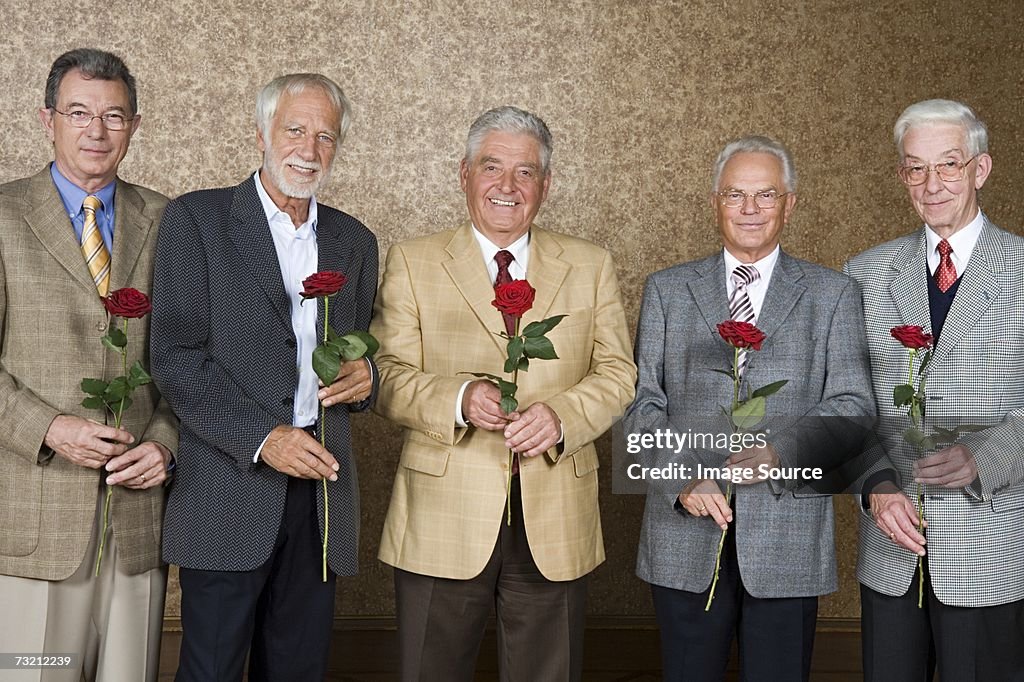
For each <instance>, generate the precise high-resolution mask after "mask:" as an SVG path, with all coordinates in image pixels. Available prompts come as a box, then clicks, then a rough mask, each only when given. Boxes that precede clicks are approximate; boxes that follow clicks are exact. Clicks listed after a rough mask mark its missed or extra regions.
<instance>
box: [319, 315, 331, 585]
mask: <svg viewBox="0 0 1024 682" xmlns="http://www.w3.org/2000/svg"><path fill="white" fill-rule="evenodd" d="M323 299H324V343H327V330H328V329H330V327H329V326H328V324H327V322H328V315H329V313H330V308H331V304H330V298H329V297H328V296H324V297H323ZM326 426H327V409H326V408H325V407H324V404H323V402H321V403H320V446H321V447H322V448H323V449H324V450H326V449H327V435H326V433H325V432H326ZM320 480H321V483H322V484H323V487H324V543H323V545H324V552H323V581H324V582H327V530H328V527H329V525H330V519H329V517H328V515H327V510H328V506H327V479H326V478H323V479H320Z"/></svg>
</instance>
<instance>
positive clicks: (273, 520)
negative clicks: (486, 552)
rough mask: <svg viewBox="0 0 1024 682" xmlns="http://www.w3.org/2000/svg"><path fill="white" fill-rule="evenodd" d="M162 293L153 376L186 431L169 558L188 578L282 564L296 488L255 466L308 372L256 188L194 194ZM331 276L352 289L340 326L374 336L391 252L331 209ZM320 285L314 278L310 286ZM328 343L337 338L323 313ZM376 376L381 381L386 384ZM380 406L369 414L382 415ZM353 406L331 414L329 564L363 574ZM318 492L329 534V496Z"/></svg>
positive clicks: (171, 503) (172, 213)
mask: <svg viewBox="0 0 1024 682" xmlns="http://www.w3.org/2000/svg"><path fill="white" fill-rule="evenodd" d="M160 229H161V232H160V240H159V243H158V245H157V256H156V266H155V274H154V283H153V322H152V330H151V344H152V367H153V372H152V373H153V377H154V379H155V381H156V383H157V384H158V385H159V386H160V389H161V391H163V392H164V395H165V396H166V397H167V401H168V402H169V403H170V404H171V407H172V408H173V409H174V411H175V412H176V413H177V414H178V415H179V418H180V419H181V444H180V447H179V450H178V469H177V473H176V475H175V480H174V484H173V485H172V486H171V492H170V497H169V498H168V501H167V513H166V517H165V521H164V559H165V560H166V561H168V562H169V563H173V564H178V565H181V566H185V567H188V568H194V569H201V570H218V571H246V570H252V569H254V568H256V567H258V566H260V565H261V564H263V563H264V562H265V561H266V560H267V558H268V557H269V556H270V552H271V550H272V549H273V546H274V540H275V538H276V537H277V533H278V527H279V526H280V523H281V517H282V514H283V513H284V503H285V492H286V489H287V477H286V476H285V475H284V474H282V473H280V472H278V471H276V470H274V469H272V468H271V467H269V466H267V465H266V464H263V463H255V464H254V463H253V456H254V454H255V453H256V450H257V448H259V447H260V445H261V444H262V442H263V439H264V438H265V437H266V435H267V434H268V433H270V431H271V430H273V429H274V427H276V426H278V425H281V424H291V423H292V401H293V396H294V393H295V386H296V384H297V383H298V372H297V369H296V365H295V345H296V340H295V336H294V334H293V332H292V325H291V312H290V309H289V303H288V298H287V295H286V293H285V289H284V284H283V282H282V277H281V269H280V266H279V265H278V261H277V253H276V251H275V249H274V243H273V238H272V237H271V234H270V229H269V226H268V225H267V219H266V215H265V214H264V212H263V207H262V205H261V204H260V199H259V195H258V194H257V192H256V185H255V181H254V179H253V178H252V177H250V178H249V179H247V180H246V181H245V182H243V183H242V184H240V185H238V186H237V187H228V188H223V189H212V190H203V191H199V192H192V193H189V194H185V195H183V196H181V197H179V198H177V199H175V200H174V201H172V202H170V204H168V206H167V210H166V212H165V213H164V219H163V222H162V223H161V228H160ZM317 250H318V260H319V264H318V265H319V267H318V269H319V270H340V271H342V272H343V273H345V275H346V276H347V277H348V284H347V285H346V286H345V287H344V288H342V290H341V292H340V293H339V294H338V295H337V296H335V297H334V299H333V300H332V302H331V303H332V305H331V320H330V321H331V327H333V328H334V329H335V330H336V331H338V333H340V334H345V333H348V332H349V331H352V330H354V329H363V330H365V329H367V328H368V327H369V324H370V315H371V312H372V309H373V300H374V296H375V294H376V289H377V269H378V256H377V239H376V237H374V235H373V233H371V232H370V231H369V230H368V229H366V227H364V226H363V225H362V223H360V222H359V221H358V220H356V219H355V218H353V217H351V216H349V215H346V214H345V213H342V212H340V211H337V210H334V209H332V208H330V207H328V206H324V205H322V204H321V205H319V206H318V222H317ZM310 274H312V273H310ZM319 306H320V314H319V319H318V322H317V326H318V335H320V334H322V333H323V321H324V320H323V313H324V311H323V302H322V300H319ZM375 374H376V373H375ZM375 395H376V386H374V391H373V394H372V395H371V400H370V401H366V402H365V404H361V405H360V406H359V407H362V408H365V407H368V406H369V404H370V402H371V401H372V399H373V398H374V397H375ZM350 409H352V408H350V407H349V406H346V405H337V406H334V407H331V408H328V410H327V416H326V427H327V428H326V433H327V449H328V450H329V451H330V452H331V453H332V454H333V455H334V456H335V457H336V458H337V460H338V464H339V465H340V471H338V480H337V481H335V482H333V483H332V482H328V484H327V488H328V491H329V492H328V494H329V496H330V515H331V518H330V534H329V535H330V538H329V546H328V563H329V564H330V566H331V568H332V569H333V570H334V572H335V573H337V574H338V575H351V574H354V573H355V572H356V570H357V544H358V537H359V489H358V484H357V479H356V468H355V459H354V457H353V456H352V449H351V444H350V442H349V441H350V427H349V411H350ZM315 488H316V491H317V509H318V517H319V519H320V526H321V528H320V529H319V532H322V531H323V528H322V526H323V508H324V500H323V489H322V487H321V486H319V485H317V486H315Z"/></svg>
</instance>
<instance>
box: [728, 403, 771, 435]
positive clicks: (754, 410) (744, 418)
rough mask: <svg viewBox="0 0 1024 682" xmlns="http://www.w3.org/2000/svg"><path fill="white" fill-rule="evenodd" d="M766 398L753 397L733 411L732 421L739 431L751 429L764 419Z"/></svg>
mask: <svg viewBox="0 0 1024 682" xmlns="http://www.w3.org/2000/svg"><path fill="white" fill-rule="evenodd" d="M764 411H765V399H764V397H762V396H756V397H752V398H751V399H750V400H748V401H746V402H744V403H740V404H739V405H737V406H736V409H735V410H733V411H732V423H733V424H735V425H736V429H737V430H738V431H749V430H750V429H752V428H754V427H755V426H757V425H758V423H760V421H761V420H762V419H764Z"/></svg>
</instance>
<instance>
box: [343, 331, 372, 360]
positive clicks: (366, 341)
mask: <svg viewBox="0 0 1024 682" xmlns="http://www.w3.org/2000/svg"><path fill="white" fill-rule="evenodd" d="M346 336H348V337H350V338H351V337H355V338H357V339H359V340H360V341H362V343H363V345H364V346H366V350H365V351H364V352H363V356H362V357H366V356H369V357H372V356H373V355H375V354H376V353H377V351H379V350H380V341H378V340H377V337H375V336H374V335H373V334H371V333H370V332H364V331H354V332H352V333H350V334H346Z"/></svg>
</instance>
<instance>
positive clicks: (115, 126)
mask: <svg viewBox="0 0 1024 682" xmlns="http://www.w3.org/2000/svg"><path fill="white" fill-rule="evenodd" d="M124 123H125V119H124V116H122V115H121V114H104V115H103V125H105V126H106V127H107V130H124Z"/></svg>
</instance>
